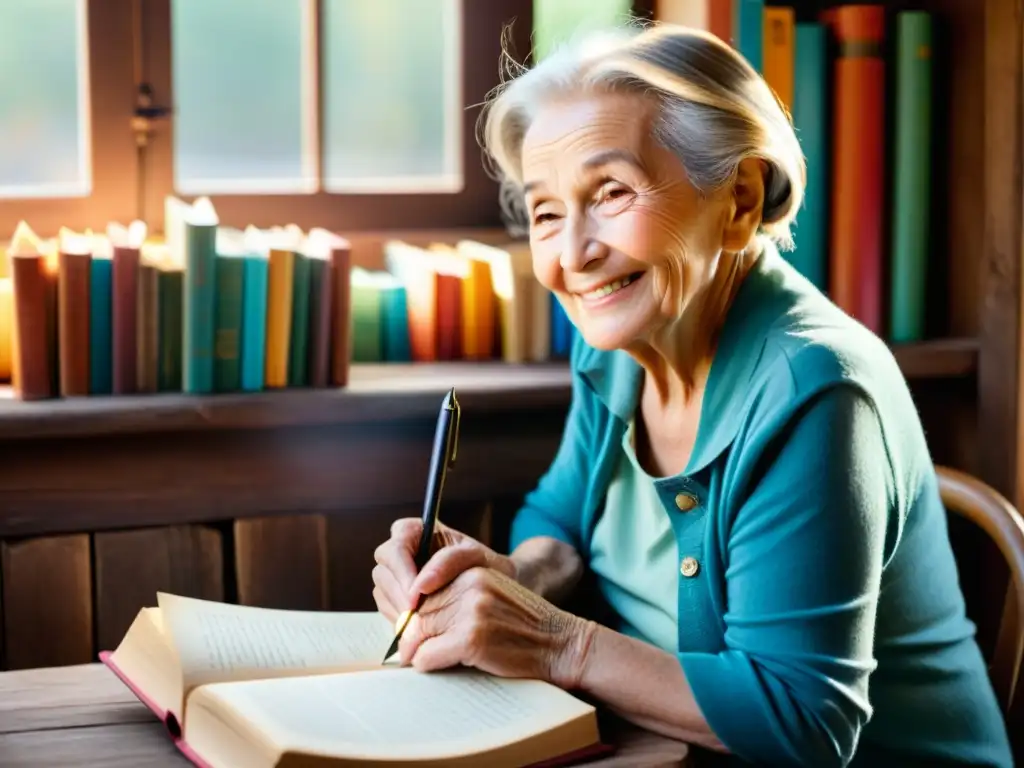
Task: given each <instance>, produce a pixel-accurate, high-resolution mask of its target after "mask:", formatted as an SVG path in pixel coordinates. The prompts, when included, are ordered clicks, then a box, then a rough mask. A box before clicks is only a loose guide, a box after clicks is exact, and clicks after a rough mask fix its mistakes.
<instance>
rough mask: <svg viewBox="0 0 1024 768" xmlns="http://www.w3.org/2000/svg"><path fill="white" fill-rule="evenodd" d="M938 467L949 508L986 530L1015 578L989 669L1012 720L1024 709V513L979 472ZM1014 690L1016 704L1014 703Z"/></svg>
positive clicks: (1007, 715) (945, 500)
mask: <svg viewBox="0 0 1024 768" xmlns="http://www.w3.org/2000/svg"><path fill="white" fill-rule="evenodd" d="M936 470H937V472H938V475H939V490H940V492H941V494H942V501H943V504H945V506H946V509H947V510H948V511H950V512H954V513H956V514H958V515H960V516H962V517H964V518H966V519H967V520H969V521H970V522H972V523H974V524H975V525H977V526H978V527H980V528H981V529H982V530H984V531H985V533H986V534H988V536H989V537H990V538H991V539H992V540H993V541H994V542H995V543H996V546H998V547H999V551H1000V552H1001V553H1002V555H1003V557H1005V558H1006V562H1007V564H1008V565H1009V566H1010V577H1011V584H1010V587H1009V589H1008V590H1007V592H1006V604H1005V607H1004V609H1003V618H1002V621H1001V622H1000V625H999V635H998V637H997V640H996V648H995V652H994V653H993V655H992V664H991V667H990V669H989V674H990V676H991V678H992V686H993V688H994V689H995V692H996V696H997V697H998V699H999V705H1000V707H1002V710H1003V715H1004V717H1005V718H1006V719H1007V721H1008V722H1009V721H1010V720H1011V717H1010V714H1011V708H1012V709H1024V706H1022V701H1021V699H1024V691H1017V690H1016V689H1017V687H1018V682H1019V677H1020V670H1021V657H1022V656H1024V518H1022V517H1021V514H1020V513H1019V512H1018V511H1017V510H1016V508H1014V506H1013V505H1012V504H1011V503H1010V502H1009V501H1007V500H1006V498H1004V497H1003V496H1002V495H1001V494H999V493H998V492H997V491H996V490H995V489H993V488H991V487H989V486H988V485H986V484H985V483H983V482H982V481H980V480H978V479H977V478H976V477H972V476H971V475H968V474H966V473H965V472H961V471H959V470H956V469H950V468H949V467H942V466H939V467H936ZM1015 692H1016V693H1017V694H1018V695H1017V702H1016V704H1017V706H1016V707H1013V705H1014V703H1015V702H1014V693H1015ZM1014 714H1015V715H1016V714H1017V713H1016V712H1014ZM1012 719H1013V720H1016V719H1017V718H1016V717H1013V718H1012Z"/></svg>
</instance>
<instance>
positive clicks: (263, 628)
mask: <svg viewBox="0 0 1024 768" xmlns="http://www.w3.org/2000/svg"><path fill="white" fill-rule="evenodd" d="M158 600H159V605H160V613H161V614H162V619H163V622H164V625H165V627H166V628H167V632H168V634H169V635H170V637H171V638H172V640H173V644H174V648H175V651H176V652H177V655H178V660H179V664H180V666H181V671H182V677H183V678H184V681H185V690H186V691H188V690H191V689H192V688H194V687H195V686H198V685H203V684H204V683H210V682H219V681H227V680H249V679H259V678H263V677H280V676H285V675H310V674H323V673H325V672H339V671H349V670H354V669H370V668H373V667H380V666H381V662H382V660H383V658H384V653H385V651H387V648H388V646H389V645H390V643H391V639H392V637H393V636H394V628H393V627H392V626H391V624H390V623H389V622H388V620H387V619H386V618H384V616H383V615H381V614H379V613H370V612H367V613H331V612H319V611H285V610H275V609H267V608H255V607H251V606H242V605H232V604H229V603H218V602H213V601H206V600H197V599H193V598H187V597H179V596H176V595H168V594H164V593H160V594H159V595H158Z"/></svg>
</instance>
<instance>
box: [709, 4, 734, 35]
mask: <svg viewBox="0 0 1024 768" xmlns="http://www.w3.org/2000/svg"><path fill="white" fill-rule="evenodd" d="M706 2H707V4H708V6H707V14H708V31H709V32H711V34H713V35H716V36H718V37H719V38H720V39H721V40H724V41H725V42H727V43H729V44H730V45H732V44H733V32H732V5H733V4H732V0H706Z"/></svg>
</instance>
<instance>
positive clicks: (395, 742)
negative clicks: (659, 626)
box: [186, 668, 598, 765]
mask: <svg viewBox="0 0 1024 768" xmlns="http://www.w3.org/2000/svg"><path fill="white" fill-rule="evenodd" d="M193 706H195V707H196V709H194V710H190V717H195V718H197V719H196V720H193V721H191V723H194V724H195V726H196V727H197V728H200V727H203V726H201V722H200V721H201V719H205V718H203V717H202V716H201V715H197V714H195V713H196V712H197V711H198V710H199V709H200V707H201V708H202V709H204V710H208V711H210V712H217V711H220V712H222V713H224V712H226V711H231V714H232V718H231V719H232V720H234V721H236V722H237V721H242V722H244V723H245V724H246V729H247V730H250V731H252V732H254V733H258V734H260V735H261V737H264V738H269V739H270V740H271V741H273V742H274V744H275V747H276V748H277V749H278V750H279V751H280V752H301V753H305V754H317V755H323V756H329V757H341V756H359V757H362V758H369V759H377V758H383V757H388V758H392V759H397V758H400V757H415V758H417V759H422V758H443V757H450V756H454V755H458V754H471V753H474V752H476V753H479V752H482V751H486V750H489V749H494V748H496V747H502V746H506V745H509V744H514V743H516V742H521V741H524V740H527V739H530V738H534V737H538V736H540V735H542V734H545V733H549V732H553V731H554V730H556V729H558V728H559V727H560V726H564V725H566V724H569V723H574V722H575V723H578V724H579V727H577V728H576V729H575V730H576V738H577V739H578V740H579V741H580V742H581V743H579V744H575V745H571V746H569V748H576V747H582V746H587V745H589V744H590V743H593V742H595V741H597V739H598V734H597V733H596V724H595V723H596V720H595V718H594V717H593V715H594V708H593V707H592V706H591V705H589V704H587V703H585V702H583V701H581V700H580V699H577V698H576V697H574V696H571V695H570V694H568V693H566V692H565V691H562V690H560V689H559V688H556V687H555V686H552V685H549V684H548V683H545V682H541V681H538V680H513V679H504V678H499V677H493V676H491V675H488V674H485V673H482V672H478V671H476V670H469V669H458V670H448V671H445V672H433V673H420V672H417V671H415V670H414V669H412V668H397V669H388V670H383V671H379V672H360V673H354V674H348V675H325V676H318V677H315V678H301V679H277V680H261V681H256V682H251V683H228V684H225V685H213V686H208V687H206V688H204V689H203V690H202V691H199V692H197V693H196V697H195V699H194V700H193ZM186 738H187V739H189V740H190V741H191V735H190V734H188V733H187V734H186ZM565 746H566V745H565V744H564V743H563V744H561V745H560V748H564V747H565ZM556 752H557V750H556ZM489 764H490V763H488V765H489Z"/></svg>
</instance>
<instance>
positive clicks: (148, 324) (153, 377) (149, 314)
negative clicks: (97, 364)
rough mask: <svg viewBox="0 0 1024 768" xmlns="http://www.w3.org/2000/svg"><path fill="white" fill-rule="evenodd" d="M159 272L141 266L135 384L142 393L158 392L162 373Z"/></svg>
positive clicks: (148, 265)
mask: <svg viewBox="0 0 1024 768" xmlns="http://www.w3.org/2000/svg"><path fill="white" fill-rule="evenodd" d="M159 290H160V286H159V270H158V269H157V268H156V266H155V265H153V264H145V263H143V264H139V291H138V297H137V298H138V308H137V309H136V314H135V317H136V322H137V326H136V328H137V331H138V333H137V336H136V356H135V364H136V367H135V371H136V372H135V382H136V387H137V389H138V391H139V392H145V393H152V392H156V391H157V389H158V387H159V370H160V322H159V321H160V314H159V305H158V303H157V302H158V301H159V296H160V294H159Z"/></svg>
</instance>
